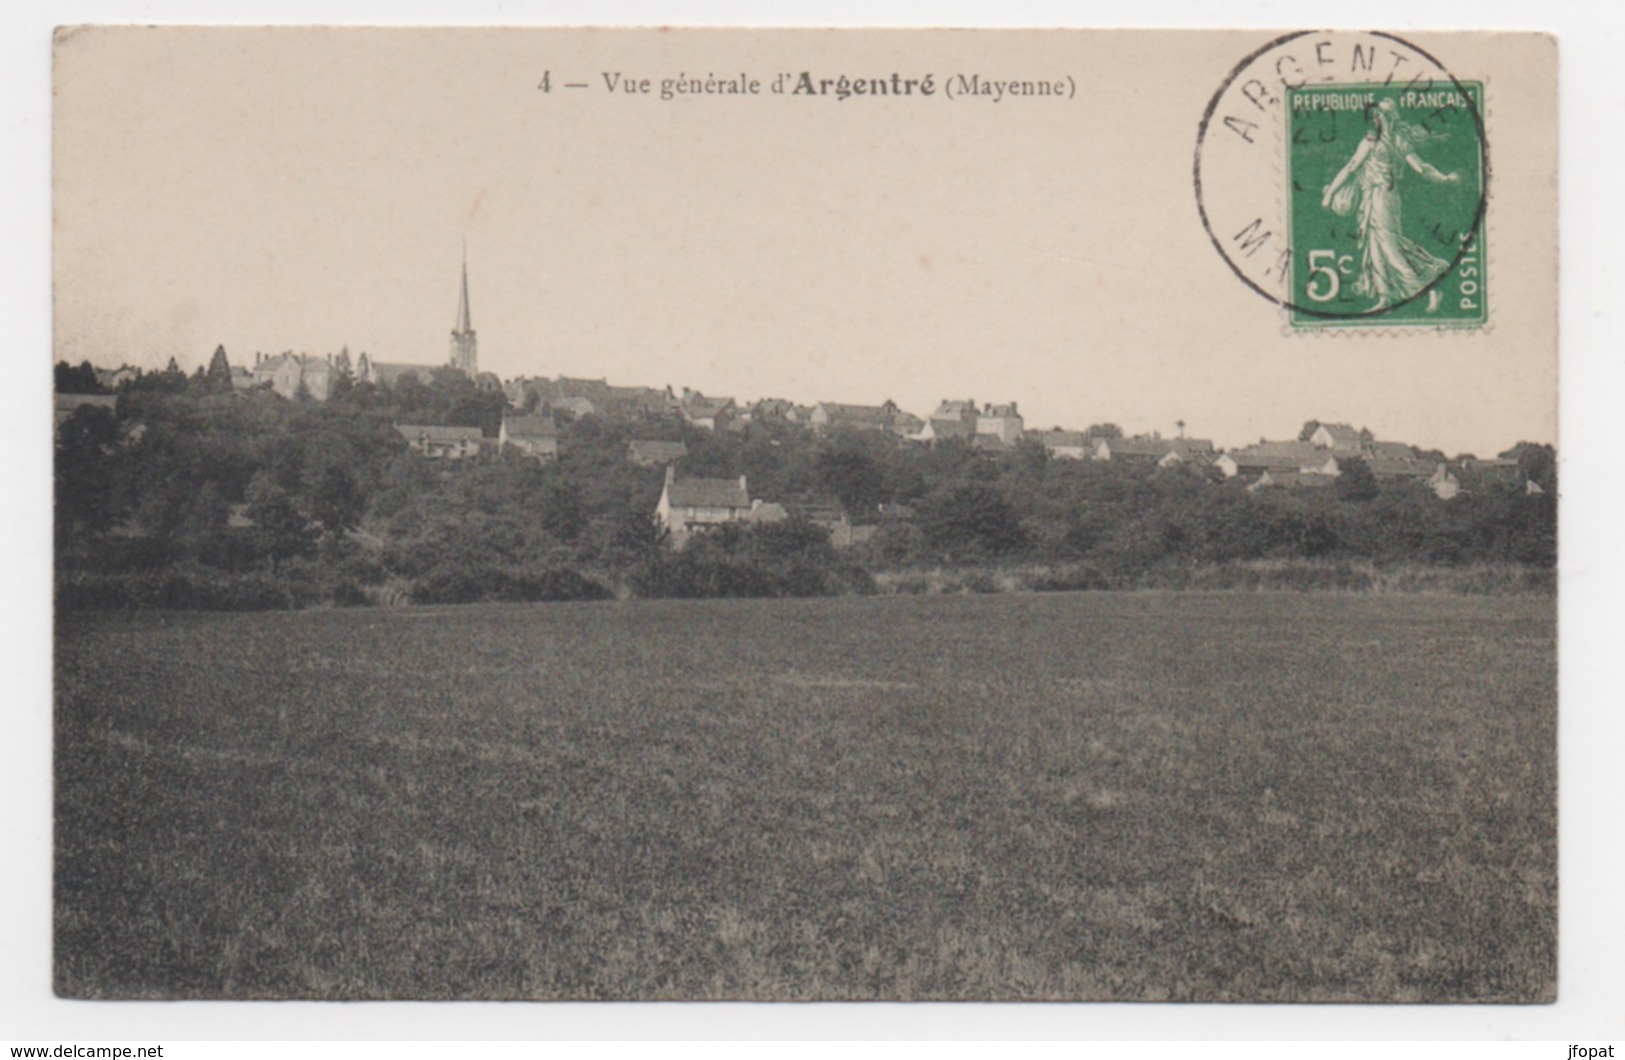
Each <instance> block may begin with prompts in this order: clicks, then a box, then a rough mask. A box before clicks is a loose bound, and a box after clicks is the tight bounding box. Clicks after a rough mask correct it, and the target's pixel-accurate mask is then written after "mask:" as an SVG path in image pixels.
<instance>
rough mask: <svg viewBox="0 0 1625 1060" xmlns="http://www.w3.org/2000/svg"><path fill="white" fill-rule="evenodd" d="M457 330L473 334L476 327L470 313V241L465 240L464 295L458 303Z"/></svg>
mask: <svg viewBox="0 0 1625 1060" xmlns="http://www.w3.org/2000/svg"><path fill="white" fill-rule="evenodd" d="M457 330H458V331H461V332H472V331H473V330H474V325H473V323H472V322H471V320H470V318H469V312H468V240H466V239H465V240H463V293H462V297H461V298H460V299H459V300H458V302H457Z"/></svg>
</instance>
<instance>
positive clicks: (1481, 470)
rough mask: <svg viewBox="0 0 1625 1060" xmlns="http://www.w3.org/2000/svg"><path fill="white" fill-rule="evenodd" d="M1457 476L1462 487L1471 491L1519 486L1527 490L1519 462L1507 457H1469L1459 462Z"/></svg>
mask: <svg viewBox="0 0 1625 1060" xmlns="http://www.w3.org/2000/svg"><path fill="white" fill-rule="evenodd" d="M1456 477H1457V478H1459V479H1460V480H1461V484H1462V488H1463V489H1464V490H1466V491H1469V492H1474V491H1479V490H1496V489H1509V488H1519V487H1523V488H1525V489H1526V491H1527V487H1526V486H1525V480H1524V477H1523V471H1522V470H1521V469H1520V468H1519V467H1518V462H1517V461H1516V460H1512V459H1509V458H1507V457H1496V458H1494V459H1490V460H1479V459H1477V458H1476V457H1469V458H1468V459H1466V460H1462V461H1460V462H1458V464H1457V466H1456ZM1538 488H1539V487H1537V489H1538ZM1530 492H1532V491H1530Z"/></svg>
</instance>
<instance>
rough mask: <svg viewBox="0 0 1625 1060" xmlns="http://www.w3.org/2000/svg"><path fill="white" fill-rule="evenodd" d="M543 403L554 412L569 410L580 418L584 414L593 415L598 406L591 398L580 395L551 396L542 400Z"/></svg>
mask: <svg viewBox="0 0 1625 1060" xmlns="http://www.w3.org/2000/svg"><path fill="white" fill-rule="evenodd" d="M542 404H543V405H544V406H545V407H547V408H549V409H552V410H553V411H554V412H568V413H569V414H570V415H571V416H572V417H573V418H575V419H578V420H579V419H580V418H581V417H583V416H591V415H592V414H593V413H594V412H596V411H597V407H596V406H594V405H593V403H592V399H591V398H584V397H580V396H572V397H561V398H550V399H549V400H547V401H544V402H542Z"/></svg>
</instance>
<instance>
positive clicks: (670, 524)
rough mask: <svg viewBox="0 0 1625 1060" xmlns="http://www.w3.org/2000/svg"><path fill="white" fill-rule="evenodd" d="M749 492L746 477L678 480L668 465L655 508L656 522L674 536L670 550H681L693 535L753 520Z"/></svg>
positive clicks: (674, 470)
mask: <svg viewBox="0 0 1625 1060" xmlns="http://www.w3.org/2000/svg"><path fill="white" fill-rule="evenodd" d="M750 514H751V504H750V490H749V488H748V486H747V484H746V482H745V476H744V475H740V476H739V477H738V478H737V479H732V478H688V479H679V478H678V477H677V472H676V469H675V468H673V467H672V466H671V465H670V464H667V465H666V485H665V487H664V488H663V489H662V490H661V491H660V501H659V503H657V504H656V505H655V518H656V519H657V520H659V522H660V525H661V526H663V527H665V528H666V530H667V531H668V532H669V533H670V534H671V547H672V548H675V549H681V548H683V547H684V546H685V545H687V544H688V540H689V538H690V537H692V536H693V535H694V534H702V533H706V532H707V531H710V530H715V529H716V528H717V527H719V526H724V525H726V524H728V523H738V522H744V521H746V520H748V519H749V518H750Z"/></svg>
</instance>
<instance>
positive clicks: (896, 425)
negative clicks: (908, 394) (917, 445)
mask: <svg viewBox="0 0 1625 1060" xmlns="http://www.w3.org/2000/svg"><path fill="white" fill-rule="evenodd" d="M924 429H925V421H924V420H922V419H920V417H918V416H916V415H914V413H912V412H904V411H903V410H902V409H898V410H897V411H896V412H895V413H893V414H892V418H891V432H892V433H893V434H895V435H897V436H898V437H900V438H916V437H918V436H919V433H920V432H921V431H922V430H924Z"/></svg>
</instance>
